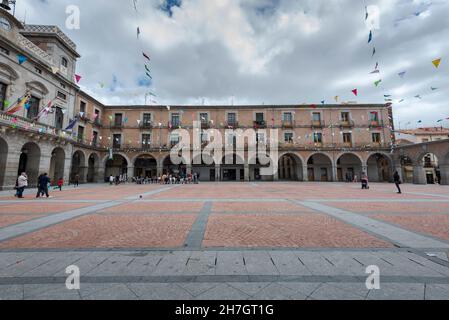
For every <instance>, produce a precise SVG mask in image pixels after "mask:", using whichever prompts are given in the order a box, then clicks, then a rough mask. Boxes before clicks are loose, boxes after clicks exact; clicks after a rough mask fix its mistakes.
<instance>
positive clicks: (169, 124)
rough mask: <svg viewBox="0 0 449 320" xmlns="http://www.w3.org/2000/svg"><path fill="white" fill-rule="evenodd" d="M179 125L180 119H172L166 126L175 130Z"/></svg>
mask: <svg viewBox="0 0 449 320" xmlns="http://www.w3.org/2000/svg"><path fill="white" fill-rule="evenodd" d="M181 126H182V123H181V121H174V122H171V121H169V122H168V126H167V127H168V128H169V129H170V130H177V129H179V127H181Z"/></svg>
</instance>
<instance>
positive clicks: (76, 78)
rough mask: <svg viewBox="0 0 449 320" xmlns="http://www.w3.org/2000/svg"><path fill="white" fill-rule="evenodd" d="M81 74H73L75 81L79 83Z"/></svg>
mask: <svg viewBox="0 0 449 320" xmlns="http://www.w3.org/2000/svg"><path fill="white" fill-rule="evenodd" d="M81 78H82V77H81V76H80V75H78V74H75V80H76V83H79V82H80V80H81Z"/></svg>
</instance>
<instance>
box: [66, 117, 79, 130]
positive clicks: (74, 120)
mask: <svg viewBox="0 0 449 320" xmlns="http://www.w3.org/2000/svg"><path fill="white" fill-rule="evenodd" d="M77 122H78V119H77V118H75V119H73V120H72V121H70V123H69V125H68V126H67V128H65V131H69V130H72V129H73V128H74V127H75V125H76V123H77Z"/></svg>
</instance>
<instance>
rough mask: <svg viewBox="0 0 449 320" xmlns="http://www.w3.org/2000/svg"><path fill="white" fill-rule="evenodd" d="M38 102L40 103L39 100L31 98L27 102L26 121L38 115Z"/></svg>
mask: <svg viewBox="0 0 449 320" xmlns="http://www.w3.org/2000/svg"><path fill="white" fill-rule="evenodd" d="M40 102H41V101H40V99H38V98H36V97H33V96H31V99H30V100H29V101H28V112H27V118H28V119H34V118H36V117H37V115H38V113H39V105H40Z"/></svg>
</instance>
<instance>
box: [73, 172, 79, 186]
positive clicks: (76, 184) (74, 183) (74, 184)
mask: <svg viewBox="0 0 449 320" xmlns="http://www.w3.org/2000/svg"><path fill="white" fill-rule="evenodd" d="M79 186H80V175H79V174H76V175H75V179H74V181H73V187H74V188H76V187H79Z"/></svg>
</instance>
